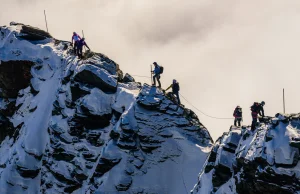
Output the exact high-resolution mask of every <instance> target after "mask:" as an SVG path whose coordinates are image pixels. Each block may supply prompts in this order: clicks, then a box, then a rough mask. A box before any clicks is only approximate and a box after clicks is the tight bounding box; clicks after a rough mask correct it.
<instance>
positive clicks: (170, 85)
mask: <svg viewBox="0 0 300 194" xmlns="http://www.w3.org/2000/svg"><path fill="white" fill-rule="evenodd" d="M172 85H173V84H171V85H170V86H169V87H168V88H167V89H166V90H165V91H167V90H168V89H170V88H171V87H172Z"/></svg>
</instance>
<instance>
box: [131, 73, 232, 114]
mask: <svg viewBox="0 0 300 194" xmlns="http://www.w3.org/2000/svg"><path fill="white" fill-rule="evenodd" d="M131 76H135V77H145V78H150V77H149V76H143V75H131ZM179 95H180V96H181V97H182V98H183V99H184V100H185V101H186V102H187V103H189V104H190V105H191V106H192V107H194V108H195V109H196V110H197V111H199V112H200V113H202V114H203V115H205V116H207V117H209V118H212V119H222V120H229V119H230V120H232V119H233V118H222V117H214V116H210V115H208V114H206V113H204V112H203V111H201V110H200V109H198V108H197V107H196V106H194V105H193V104H192V103H191V102H190V101H188V100H187V99H186V98H185V97H184V96H183V95H182V94H181V93H180V94H179Z"/></svg>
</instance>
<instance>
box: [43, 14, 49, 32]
mask: <svg viewBox="0 0 300 194" xmlns="http://www.w3.org/2000/svg"><path fill="white" fill-rule="evenodd" d="M44 15H45V23H46V28H47V32H48V24H47V17H46V10H44ZM48 33H49V32H48Z"/></svg>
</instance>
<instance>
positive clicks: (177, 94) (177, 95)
mask: <svg viewBox="0 0 300 194" xmlns="http://www.w3.org/2000/svg"><path fill="white" fill-rule="evenodd" d="M175 95H176V97H177V102H178V104H179V105H180V104H181V103H180V99H179V93H178V92H176V93H175Z"/></svg>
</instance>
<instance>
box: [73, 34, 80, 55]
mask: <svg viewBox="0 0 300 194" xmlns="http://www.w3.org/2000/svg"><path fill="white" fill-rule="evenodd" d="M80 40H81V37H80V36H79V35H78V34H77V33H76V32H73V36H72V41H71V42H72V46H73V47H74V54H75V55H76V52H77V45H78V42H79V41H80ZM73 42H74V45H73Z"/></svg>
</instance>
